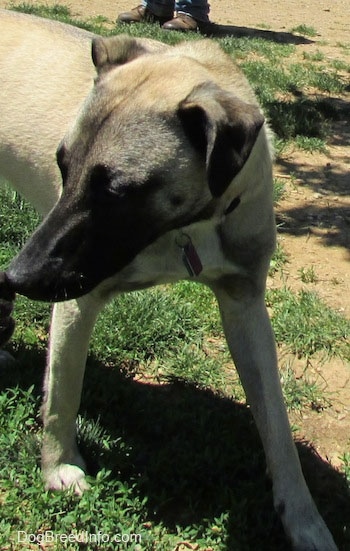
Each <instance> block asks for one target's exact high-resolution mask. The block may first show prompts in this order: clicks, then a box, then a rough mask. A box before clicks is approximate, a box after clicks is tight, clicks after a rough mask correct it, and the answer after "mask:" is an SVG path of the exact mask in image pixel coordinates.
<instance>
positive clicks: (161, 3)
mask: <svg viewBox="0 0 350 551" xmlns="http://www.w3.org/2000/svg"><path fill="white" fill-rule="evenodd" d="M142 5H143V6H145V7H147V8H149V9H150V10H151V12H152V13H154V15H157V16H158V17H169V19H172V18H173V16H174V7H175V6H174V0H170V1H169V0H142Z"/></svg>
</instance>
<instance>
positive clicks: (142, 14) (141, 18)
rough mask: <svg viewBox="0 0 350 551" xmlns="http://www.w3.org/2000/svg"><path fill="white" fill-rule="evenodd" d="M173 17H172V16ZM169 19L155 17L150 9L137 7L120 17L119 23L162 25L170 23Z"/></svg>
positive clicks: (121, 14)
mask: <svg viewBox="0 0 350 551" xmlns="http://www.w3.org/2000/svg"><path fill="white" fill-rule="evenodd" d="M170 17H171V16H170ZM168 19H169V17H167V16H165V17H164V16H162V17H159V16H158V15H155V14H154V13H153V12H151V10H150V9H149V8H147V7H146V6H142V4H141V5H140V6H137V7H136V8H134V9H132V10H130V11H125V12H123V13H120V14H119V15H118V19H117V21H119V22H120V23H155V22H159V23H160V24H161V25H162V24H163V23H165V22H166V21H168Z"/></svg>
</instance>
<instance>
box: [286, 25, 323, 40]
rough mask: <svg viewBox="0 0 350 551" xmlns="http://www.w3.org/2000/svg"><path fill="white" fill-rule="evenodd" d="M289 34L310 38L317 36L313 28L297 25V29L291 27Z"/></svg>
mask: <svg viewBox="0 0 350 551" xmlns="http://www.w3.org/2000/svg"><path fill="white" fill-rule="evenodd" d="M291 32H292V33H298V34H303V35H305V36H311V37H315V36H317V31H316V29H315V28H314V27H311V26H308V25H304V24H301V25H298V26H297V27H293V28H292V29H291Z"/></svg>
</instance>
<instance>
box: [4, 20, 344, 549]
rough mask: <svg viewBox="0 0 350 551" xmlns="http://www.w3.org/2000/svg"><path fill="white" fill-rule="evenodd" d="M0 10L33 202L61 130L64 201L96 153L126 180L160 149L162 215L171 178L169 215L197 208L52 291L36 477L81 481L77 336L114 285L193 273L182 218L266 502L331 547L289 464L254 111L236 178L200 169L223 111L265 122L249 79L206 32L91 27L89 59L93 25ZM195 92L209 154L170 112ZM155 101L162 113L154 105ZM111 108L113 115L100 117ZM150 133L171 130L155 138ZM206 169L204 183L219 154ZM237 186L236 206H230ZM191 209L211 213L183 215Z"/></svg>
mask: <svg viewBox="0 0 350 551" xmlns="http://www.w3.org/2000/svg"><path fill="white" fill-rule="evenodd" d="M0 26H1V41H0V78H1V86H2V91H1V95H0V113H1V119H0V165H1V171H2V172H1V173H2V175H3V176H4V177H5V178H6V179H8V180H9V181H11V183H12V184H13V186H14V187H15V188H16V189H18V190H19V191H20V192H21V193H22V194H23V195H24V196H25V197H27V198H28V199H29V200H30V201H31V202H32V204H33V205H34V206H35V207H36V208H37V209H38V210H39V211H40V212H41V213H43V214H45V213H47V212H48V211H49V209H50V208H51V207H52V206H53V205H54V204H55V202H56V201H57V199H58V197H59V195H60V193H61V178H60V175H59V171H58V169H57V166H56V162H55V155H56V148H57V146H58V144H59V142H60V141H61V140H62V139H63V142H62V143H63V144H64V146H65V148H66V149H67V151H68V152H70V154H71V155H75V157H74V163H73V165H71V166H70V168H72V171H73V176H70V178H71V180H72V181H70V183H69V185H70V186H71V188H72V192H71V194H72V201H76V197H77V196H78V195H79V194H80V195H84V189H85V187H84V186H86V185H87V184H86V179H88V174H90V172H89V171H90V169H91V168H92V167H93V166H94V164H96V163H99V162H101V161H102V162H103V163H104V164H108V166H112V167H116V168H118V167H120V166H121V167H122V168H123V170H124V171H125V172H127V171H129V173H130V174H131V172H130V171H133V173H132V174H131V176H135V175H137V177H138V180H137V181H142V178H146V176H147V174H146V173H147V171H149V170H151V168H152V167H154V166H155V165H157V166H160V167H161V169H162V170H163V171H166V176H167V181H168V182H169V187H167V186H162V188H161V189H160V191H159V193H158V192H157V193H158V195H157V193H155V194H154V200H153V205H152V207H153V208H152V211H153V212H154V213H156V215H157V216H158V218H160V219H163V218H164V221H165V222H166V221H167V219H168V218H169V220H171V217H172V216H175V215H174V213H173V210H174V207H171V205H170V203H169V202H168V194H169V193H170V192H171V191H173V190H174V189H175V191H176V193H177V194H178V195H179V196H180V197H181V199H182V203H181V205H180V207H178V208H179V209H180V214H181V216H182V215H187V217H188V214H189V213H192V212H193V220H191V219H190V218H187V219H188V222H187V223H186V224H185V225H184V226H183V227H182V228H180V229H179V228H177V227H176V225H175V224H174V227H171V229H170V230H169V231H165V232H163V233H162V234H161V235H159V237H158V238H157V239H155V240H154V241H153V242H152V243H150V244H149V245H148V246H147V247H145V248H144V249H142V250H141V252H139V254H137V255H136V256H135V258H134V259H133V260H132V261H131V262H130V263H129V264H127V265H126V266H125V267H123V268H122V269H121V270H120V271H118V272H117V273H116V274H115V275H113V276H112V277H110V278H108V279H106V280H105V281H103V282H102V283H101V284H100V285H98V286H97V287H96V288H95V289H94V290H93V291H92V292H91V293H89V294H87V295H85V296H83V297H82V298H79V299H77V300H71V301H68V302H63V303H60V304H57V305H56V306H55V308H54V314H53V320H52V326H51V336H50V349H49V362H48V368H47V372H46V381H45V402H44V424H45V435H44V444H43V456H42V457H43V459H42V466H43V474H44V478H45V482H46V485H47V487H48V488H53V489H62V488H67V487H73V488H74V490H75V491H76V492H77V493H81V492H82V491H84V490H85V489H87V487H88V485H87V483H86V481H85V466H84V461H83V459H82V457H81V456H80V454H79V451H78V449H77V446H76V443H75V423H76V415H77V412H78V408H79V403H80V394H81V387H82V380H83V375H84V367H85V360H86V355H87V349H88V343H89V337H90V334H91V332H92V330H93V326H94V323H95V319H96V317H97V315H98V313H99V311H100V310H101V308H102V307H103V305H104V304H105V302H106V301H107V300H108V299H109V298H110V296H112V295H113V294H115V293H116V292H118V291H128V290H132V289H136V288H144V287H147V286H149V285H153V284H157V283H162V282H172V281H177V280H179V279H186V278H189V276H188V274H187V272H186V269H185V266H184V264H183V263H182V260H181V249H180V247H179V246H178V237H179V234H180V235H181V233H183V232H185V233H186V234H187V235H189V236H190V237H191V239H192V242H193V244H194V245H195V247H196V250H197V252H198V254H199V256H200V258H201V260H202V263H203V271H202V273H201V274H200V275H199V276H198V278H197V279H198V281H200V282H202V283H205V284H207V285H209V286H210V287H211V288H212V290H213V292H214V293H215V295H216V297H217V299H218V302H219V307H220V311H221V315H222V320H223V326H224V330H225V334H226V337H227V342H228V345H229V348H230V351H231V354H232V357H233V359H234V361H235V364H236V367H237V369H238V372H239V374H240V377H241V380H242V383H243V385H244V388H245V391H246V394H247V399H248V401H249V403H250V405H251V409H252V412H253V415H254V417H255V420H256V423H257V426H258V429H259V432H260V435H261V438H262V442H263V445H264V449H265V453H266V458H267V463H268V468H269V471H270V473H271V476H272V479H273V490H274V501H275V506H276V508H277V510H278V511H279V512H280V513H281V519H282V522H283V524H284V527H285V530H286V533H287V535H288V536H289V537H290V539H291V541H292V544H293V549H294V550H295V551H306V550H307V549H308V550H309V549H310V550H311V549H314V550H317V551H336V545H335V543H334V541H333V539H332V536H331V535H330V533H329V531H328V529H327V528H326V526H325V524H324V522H323V520H322V519H321V517H320V515H319V513H318V511H317V509H316V507H315V505H314V503H313V501H312V498H311V496H310V494H309V491H308V489H307V487H306V484H305V481H304V478H303V475H302V472H301V468H300V464H299V460H298V457H297V453H296V450H295V446H294V444H293V441H292V437H291V433H290V428H289V423H288V418H287V414H286V410H285V406H284V404H283V398H282V392H281V387H280V382H279V377H278V371H277V359H276V350H275V343H274V338H273V334H272V329H271V324H270V321H269V318H268V314H267V311H266V307H265V304H264V291H265V282H266V274H267V270H268V265H269V259H270V255H271V252H272V250H273V248H274V244H275V225H274V219H273V209H272V165H271V156H272V155H271V146H270V140H269V133H268V129H267V128H266V125H264V126H263V127H262V128H261V130H260V131H259V132H256V136H254V144H253V145H252V148H251V151H250V153H249V156H248V158H247V160H246V161H245V164H244V166H243V167H242V168H241V169H240V170H239V171H238V173H237V174H236V175H235V177H234V179H233V180H232V182H231V183H230V184H229V185H228V186H223V190H220V192H218V193H217V194H215V193H211V192H210V190H209V188H208V182H209V180H210V178H209V176H208V181H207V176H206V171H207V172H208V171H209V169H210V168H212V167H211V163H212V164H214V165H215V163H214V161H215V159H214V160H213V157H215V154H217V152H216V150H215V146H216V143H215V139H216V138H217V135H218V133H219V132H220V130H221V127H222V126H223V125H225V124H226V119H230V121H231V122H233V123H234V122H235V119H236V118H237V120H238V121H240V122H241V124H242V127H244V128H245V129H246V131H247V132H248V131H249V130H250V129H252V128H253V129H254V123H256V125H255V126H256V127H257V126H259V127H260V126H261V124H260V119H261V115H260V113H259V110H258V109H257V108H256V106H257V101H256V99H255V96H254V94H253V92H252V90H251V88H250V86H249V84H248V83H247V81H246V79H245V78H244V77H243V75H242V74H241V72H240V71H239V70H238V69H237V68H236V66H235V65H234V64H233V63H232V61H231V60H230V59H229V57H228V56H226V55H225V54H224V53H223V52H222V51H221V50H220V48H219V47H218V46H217V45H216V44H214V43H212V42H211V41H201V42H189V43H182V44H180V45H179V46H177V47H174V48H168V47H165V46H164V45H161V44H159V43H155V42H154V41H143V40H137V41H133V40H131V39H128V38H126V37H118V38H115V39H109V40H108V39H106V40H104V39H98V40H96V41H95V42H94V48H93V59H94V63H95V64H96V68H97V72H98V75H96V72H95V69H94V67H93V64H92V62H91V59H90V48H91V39H92V38H93V36H92V35H90V34H89V33H86V32H84V31H79V30H76V29H73V28H72V27H69V26H66V25H61V24H58V23H52V22H48V21H45V20H42V19H38V18H34V17H30V16H24V15H18V14H12V13H9V12H6V11H4V10H0ZM96 77H97V80H96V85H95V87H94V88H93V80H94V79H96ZM90 91H91V93H90ZM196 106H198V108H200V109H201V110H204V111H205V112H206V114H207V117H208V120H209V121H210V125H208V126H210V128H209V130H208V136H209V137H208V152H207V159H206V163H203V161H202V160H200V157H199V155H198V154H197V153H196V152H195V150H194V149H193V147H192V145H191V140H190V139H187V138H186V136H185V134H184V132H183V130H182V127H181V124H180V122H179V120H178V118H177V116H175V114H176V113H178V112H179V111H180V112H181V113H182V116H183V117H184V118H186V117H187V115H188V113H190V112H191V110H192V109H193V107H196ZM152 113H154V114H155V115H157V114H159V113H161V114H162V116H161V118H159V117H157V116H155V117H154V119H153V118H152V117H151V114H152ZM111 114H113V116H114V115H115V119H113V121H115V122H113V121H112V122H113V124H112V122H111V124H110V125H108V124H105V125H102V124H101V121H104V120H108V116H111ZM106 116H107V119H106ZM154 121H155V122H154ZM152 125H154V127H153V126H152ZM116 126H117V127H118V128H116ZM252 131H253V130H252ZM143 135H144V136H145V137H144V138H143ZM160 136H163V138H164V137H165V138H166V139H169V143H159V142H160ZM166 139H163V142H165V141H166ZM130 140H132V141H131V146H130V147H129V145H128V144H129V142H130ZM157 140H158V142H157ZM150 142H151V147H150V149H149V151H147V153H145V149H146V145H148V144H149V143H150ZM131 157H132V162H131V161H130V158H131ZM166 167H167V169H166ZM212 170H213V171H214V179H213V182H212V186H213V189H214V191H215V185H216V184H217V182H216V179H215V177H216V176H217V179H218V181H219V179H220V166H219V167H217V166H216V167H215V166H214V168H213V169H212ZM215 170H216V171H217V174H215ZM75 172H76V174H75ZM208 173H209V172H208ZM130 174H129V176H130ZM131 176H130V177H131ZM237 196H239V197H240V204H239V206H238V208H236V209H235V210H234V211H233V212H230V214H226V211H227V208H228V207H229V206H230V204H231V202H232V200H233V199H235V198H236V197H237ZM59 204H60V203H58V205H57V207H56V208H59ZM77 204H78V203H77ZM169 205H170V206H169ZM181 209H183V212H182V211H181ZM203 209H207V210H208V212H210V216H207V217H203V218H200V216H199V219H198V220H197V219H195V218H196V217H195V215H197V214H199V213H200V212H202V210H203ZM157 216H156V217H157ZM63 225H64V221H63ZM35 239H36V237H35V235H34V236H33V238H32V241H33V240H34V241H35ZM15 265H16V261H15Z"/></svg>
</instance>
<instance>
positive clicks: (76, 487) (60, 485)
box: [44, 463, 90, 495]
mask: <svg viewBox="0 0 350 551" xmlns="http://www.w3.org/2000/svg"><path fill="white" fill-rule="evenodd" d="M44 480H45V487H46V489H47V490H73V491H74V493H75V494H77V495H82V494H83V492H85V490H88V489H89V488H90V486H89V484H88V482H87V481H86V479H85V472H84V471H83V469H81V468H80V467H78V466H77V465H70V464H68V463H61V464H59V465H57V466H56V467H55V468H54V469H50V470H48V471H46V472H45V471H44Z"/></svg>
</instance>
